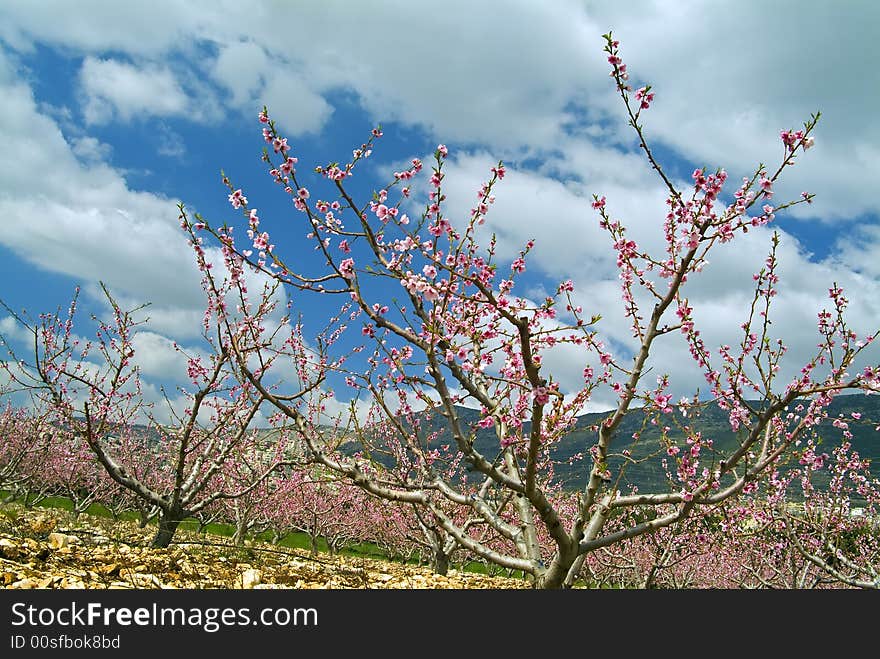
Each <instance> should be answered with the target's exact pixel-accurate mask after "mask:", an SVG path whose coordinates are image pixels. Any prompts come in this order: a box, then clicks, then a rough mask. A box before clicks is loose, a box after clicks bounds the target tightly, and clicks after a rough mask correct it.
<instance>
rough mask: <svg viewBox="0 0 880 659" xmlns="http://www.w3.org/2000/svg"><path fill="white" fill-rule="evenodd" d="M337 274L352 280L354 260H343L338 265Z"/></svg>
mask: <svg viewBox="0 0 880 659" xmlns="http://www.w3.org/2000/svg"><path fill="white" fill-rule="evenodd" d="M339 274H341V275H342V276H343V277H345V278H346V279H354V259H345V260H343V261H342V263H340V264H339Z"/></svg>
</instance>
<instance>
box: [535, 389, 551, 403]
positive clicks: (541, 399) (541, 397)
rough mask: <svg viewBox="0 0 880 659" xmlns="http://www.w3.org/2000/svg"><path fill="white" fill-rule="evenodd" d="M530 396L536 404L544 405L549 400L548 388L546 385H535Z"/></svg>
mask: <svg viewBox="0 0 880 659" xmlns="http://www.w3.org/2000/svg"><path fill="white" fill-rule="evenodd" d="M532 396H533V397H534V399H535V403H537V404H538V405H546V404H547V403H549V402H550V390H549V389H547V387H535V389H534V390H533V391H532Z"/></svg>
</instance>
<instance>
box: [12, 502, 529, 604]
mask: <svg viewBox="0 0 880 659" xmlns="http://www.w3.org/2000/svg"><path fill="white" fill-rule="evenodd" d="M151 538H152V530H151V529H149V528H146V529H141V528H139V527H138V526H137V525H136V524H134V523H131V522H122V521H113V520H110V519H105V518H100V517H92V516H89V515H80V516H79V517H78V518H74V517H73V516H72V515H70V514H69V513H67V512H65V511H61V510H52V509H33V510H25V509H23V508H21V507H18V506H9V505H6V506H2V507H0V585H2V586H3V587H4V588H44V589H48V588H129V589H131V588H134V589H151V588H190V589H207V588H336V589H345V588H395V589H411V588H446V589H476V588H483V589H485V588H491V589H507V588H524V587H526V584H525V583H524V582H523V581H520V580H516V579H508V578H504V577H489V576H484V575H479V574H473V573H470V572H459V571H455V570H450V571H449V574H448V575H446V576H439V575H436V574H433V573H432V572H431V570H430V569H427V568H419V567H415V566H410V565H403V564H400V563H391V562H385V561H379V560H373V559H367V558H360V557H357V558H353V557H341V556H330V555H328V554H319V555H317V556H314V557H312V556H310V555H309V554H308V552H306V551H300V550H296V549H288V548H285V547H276V546H273V545H268V544H261V543H252V544H251V543H249V546H248V547H244V548H241V547H234V546H231V545H230V544H229V540H228V538H222V537H218V536H210V535H200V534H196V533H191V532H186V531H178V533H177V535H176V536H175V543H174V544H172V545H171V546H170V547H169V548H167V549H151V548H150V547H149V542H150V540H151Z"/></svg>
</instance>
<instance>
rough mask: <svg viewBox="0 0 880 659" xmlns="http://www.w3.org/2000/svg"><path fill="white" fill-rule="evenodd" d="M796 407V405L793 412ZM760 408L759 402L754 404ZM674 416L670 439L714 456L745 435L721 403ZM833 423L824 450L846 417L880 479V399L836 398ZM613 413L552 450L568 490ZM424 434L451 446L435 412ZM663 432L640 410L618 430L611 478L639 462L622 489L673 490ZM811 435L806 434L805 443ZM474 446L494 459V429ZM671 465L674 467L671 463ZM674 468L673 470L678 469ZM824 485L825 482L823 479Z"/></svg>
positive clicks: (472, 422)
mask: <svg viewBox="0 0 880 659" xmlns="http://www.w3.org/2000/svg"><path fill="white" fill-rule="evenodd" d="M795 405H796V403H794V404H792V406H791V408H792V409H793V408H794V406H795ZM755 406H756V407H757V403H755ZM674 410H675V411H674V412H673V413H672V414H670V415H668V416H667V419H668V421H667V425H668V426H669V427H670V431H669V433H668V434H669V437H670V438H672V439H674V440H676V441H677V442H679V443H680V444H681V443H683V437H684V435H683V433H682V431H681V430H680V429H679V428H680V426H684V425H690V426H691V427H692V428H693V429H694V430H696V431H699V432H700V433H702V436H703V438H705V439H712V440H713V449H714V453H715V454H717V455H718V456H720V455H726V454H729V453H730V452H731V451H732V450H733V449H734V448H735V447H736V446H738V445H739V441H740V439H741V437H742V436H744V433H743V432H740V433H739V435H738V434H737V433H734V432H733V430H731V427H730V422H729V419H728V414H727V412H725V411H724V410H721V409H719V408H718V407H717V405H714V404H710V405H707V406H706V407H704V408H702V409H701V410H700V412H699V415H698V416H696V417H692V418H689V419H688V418H685V417H683V416H682V414H681V413H680V412H679V411H678V408H674ZM828 412H829V420H828V421H825V422H823V423H822V424H820V425H819V426H817V427H816V428H815V429H814V434H815V436H817V437H818V438H820V441H821V444H820V447H821V450H822V451H824V452H826V453H828V454H829V455H830V454H831V451H832V449H833V448H834V447H836V446H838V445H839V444H840V443H841V441H842V440H843V437H842V431H841V430H840V429H838V428H834V427H833V426H832V420H833V419H834V418H837V417H838V416H840V415H842V417H843V418H844V420H846V422H847V423H848V424H849V429H850V432H852V433H853V439H852V446H853V449H854V450H856V451H858V453H859V454H860V455H861V456H862V457H863V458H869V459H871V460H872V464H873V465H877V468H876V469H875V470H874V472H873V473H875V475H880V473H878V471H880V433H878V432H876V431H875V430H874V429H875V427H877V425H878V424H880V396H868V395H864V394H850V395H840V396H837V397H835V399H834V400H833V401H832V403H831V405H830V406H829V408H828ZM458 413H459V417H460V420H461V422H462V424H463V425H465V426H470V427H476V423H477V422H478V421H479V420H480V418H481V414H480V413H479V411H477V410H473V409H470V408H463V407H460V408H458ZM853 413H855V414H857V415H860V417H861V418H860V419H858V420H856V419H854V418H853V416H852V415H853ZM609 414H610V412H594V413H589V414H584V415H583V416H580V417H578V420H577V423H576V425H575V427H574V428H573V429H572V430H571V432H570V433H569V434H568V435H566V436H565V437H564V438H563V439H561V440H560V441H559V442H557V444H556V445H555V446H554V447H553V450H552V451H551V456H552V458H553V460H554V462H555V471H556V476H557V477H558V478H559V479H560V480H561V481H562V482H563V483H564V485H565V487H568V488H577V489H579V488H582V487H583V486H584V485H585V484H586V478H587V475H588V474H589V471H590V469H591V467H592V462H591V460H590V459H589V458H581V459H575V458H574V456H577V455H579V454H581V455H584V456H587V455H588V453H587V452H588V450H589V447H590V446H592V445H593V444H594V443H595V441H596V433H597V430H598V426H599V424H601V423H602V422H603V421H604V420H605V419H606V418H607V417H608V416H609ZM422 427H423V430H427V431H428V432H430V431H437V432H438V433H439V437H438V439H437V440H436V442H435V443H436V445H442V444H448V443H452V435H451V432H450V431H449V429H448V427H447V425H446V420H445V418H443V417H441V416H439V415H437V414H435V415H433V416H431V417H426V418H424V419H423V421H422ZM636 432H639V433H640V439H639V441H638V442H635V441H634V440H633V434H634V433H636ZM660 436H661V429H660V428H659V427H657V426H652V425H651V424H650V423H647V420H646V415H645V413H644V412H643V411H642V410H641V409H634V410H631V411H630V413H629V414H627V415H626V417H625V418H624V420H623V421H622V422H621V424H620V426H619V427H618V429H617V432H616V434H615V438H614V440H613V443H612V447H611V452H612V454H613V457H611V458H610V459H609V468H610V469H611V471H612V474H617V473H618V468H619V467H620V465H621V464H622V463H623V460H624V458H623V456H622V455H621V454H620V453H621V451H623V450H624V449H628V450H629V451H630V453H631V455H630V459H631V460H634V461H636V463H635V464H633V463H630V464H629V465H628V466H627V468H626V471H625V479H624V481H623V482H621V484H620V485H621V487H620V489H621V490H622V491H626V490H628V489H629V485H630V484H634V485H636V486H637V487H638V488H639V491H643V492H645V491H658V490H659V491H665V490H666V489H667V488H668V486H667V483H666V476H665V473H664V469H663V467H662V464H661V459H662V457H665V449H664V447H663V445H661V443H660V441H659V439H660ZM806 438H807V436H804V439H806ZM474 446H475V447H476V448H477V450H479V451H481V452H482V453H483V454H484V455H486V457H487V458H489V459H492V458H493V457H495V453H497V451H498V441H497V439H496V437H495V432H494V430H493V429H491V428H490V429H479V430H478V432H477V435H476V441H475V442H474ZM712 459H713V453H712V451H710V450H709V449H704V450H703V452H702V454H701V461H700V463H701V465H702V466H707V465H710V464H711V462H712ZM670 464H674V463H672V462H671V461H670ZM673 469H674V467H673ZM818 483H819V484H821V480H819V481H818Z"/></svg>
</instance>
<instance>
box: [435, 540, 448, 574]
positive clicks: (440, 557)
mask: <svg viewBox="0 0 880 659" xmlns="http://www.w3.org/2000/svg"><path fill="white" fill-rule="evenodd" d="M431 569H432V570H434V574H439V575H441V576H446V573H447V572H449V554H447V553H446V552H445V551H443V548H442V547H440V548H436V549H434V558H433V560H432V561H431Z"/></svg>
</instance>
